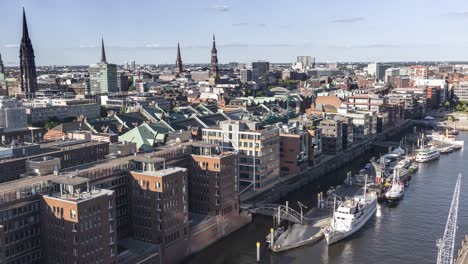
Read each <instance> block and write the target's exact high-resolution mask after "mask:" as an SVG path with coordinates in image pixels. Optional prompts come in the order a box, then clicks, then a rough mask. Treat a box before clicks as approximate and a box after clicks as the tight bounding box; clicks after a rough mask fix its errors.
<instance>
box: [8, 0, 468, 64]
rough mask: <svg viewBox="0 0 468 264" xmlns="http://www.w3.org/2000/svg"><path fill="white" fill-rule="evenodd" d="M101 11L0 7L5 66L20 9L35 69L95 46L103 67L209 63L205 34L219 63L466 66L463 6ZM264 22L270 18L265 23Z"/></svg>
mask: <svg viewBox="0 0 468 264" xmlns="http://www.w3.org/2000/svg"><path fill="white" fill-rule="evenodd" d="M109 3H110V2H106V1H102V2H99V4H97V5H96V4H93V3H92V2H90V1H81V2H79V3H76V2H73V1H61V2H55V1H46V2H41V3H36V2H34V1H30V0H23V1H4V2H2V3H1V4H0V7H1V8H2V9H4V10H8V12H6V14H5V17H4V23H5V24H6V25H9V26H8V27H6V28H5V31H4V32H3V33H2V40H0V53H1V54H2V57H3V61H4V64H5V65H6V66H17V65H18V64H19V56H18V49H19V43H20V38H21V13H22V7H23V6H24V7H25V9H26V12H27V13H28V26H29V31H30V32H29V33H30V35H31V40H32V43H33V46H34V47H35V51H36V52H35V53H36V54H35V55H36V60H37V61H36V63H37V65H54V64H55V65H87V64H91V63H95V62H97V61H99V56H100V51H99V49H100V43H99V42H100V38H101V36H104V37H105V38H106V43H108V44H107V45H106V48H107V50H108V54H107V55H108V60H109V61H110V62H112V63H116V64H124V63H125V61H131V60H136V61H137V63H141V64H166V63H167V64H174V63H175V59H176V58H175V56H174V53H175V52H176V50H177V43H180V47H181V52H182V53H183V60H184V62H185V63H186V64H191V63H209V60H210V48H211V42H210V39H211V35H212V34H213V33H215V34H216V36H217V40H218V43H217V46H218V49H219V61H220V63H227V62H230V61H238V62H251V61H255V60H268V61H272V62H292V61H293V60H294V58H295V56H297V55H310V56H314V57H316V58H317V61H319V62H327V61H403V60H411V61H418V60H419V61H427V60H442V61H444V60H447V61H462V60H468V54H467V55H464V50H466V48H467V47H468V38H466V37H464V35H462V34H460V31H459V29H458V26H463V24H464V23H466V22H467V21H468V3H463V2H462V1H458V0H454V1H448V2H444V3H437V2H435V1H430V2H425V1H419V0H417V1H411V3H407V2H404V1H397V2H392V3H382V2H379V3H374V2H372V1H359V2H353V3H348V2H346V1H340V0H336V1H329V2H327V3H319V2H318V1H311V2H310V3H309V2H305V1H304V2H303V1H298V2H296V3H295V4H290V3H285V2H276V3H269V2H266V1H257V2H256V4H253V5H252V4H250V2H249V4H247V2H245V1H197V2H196V3H192V2H189V1H179V2H177V3H166V2H162V1H155V2H150V1H143V0H142V1H136V2H132V3H131V5H132V6H133V7H135V8H137V10H138V12H136V13H129V12H128V10H132V9H131V8H130V9H129V7H131V6H129V4H128V3H125V2H123V1H116V2H112V6H110V5H109ZM298 5H300V6H302V7H301V9H300V10H301V11H299V12H297V8H296V7H297V6H298ZM90 7H92V8H90ZM138 7H144V8H138ZM402 7H404V8H402ZM70 10H72V11H70ZM465 10H466V11H465ZM260 11H262V12H260ZM272 14H278V16H276V17H275V16H273V17H275V19H269V18H270V17H271V15H272ZM76 21H80V23H76ZM117 25H118V26H117Z"/></svg>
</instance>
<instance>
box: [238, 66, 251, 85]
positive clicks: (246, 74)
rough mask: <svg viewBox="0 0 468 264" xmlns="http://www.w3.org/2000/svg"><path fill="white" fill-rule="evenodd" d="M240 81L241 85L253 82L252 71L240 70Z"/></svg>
mask: <svg viewBox="0 0 468 264" xmlns="http://www.w3.org/2000/svg"><path fill="white" fill-rule="evenodd" d="M240 80H241V82H242V83H247V82H250V81H252V80H253V78H252V70H250V69H242V70H240Z"/></svg>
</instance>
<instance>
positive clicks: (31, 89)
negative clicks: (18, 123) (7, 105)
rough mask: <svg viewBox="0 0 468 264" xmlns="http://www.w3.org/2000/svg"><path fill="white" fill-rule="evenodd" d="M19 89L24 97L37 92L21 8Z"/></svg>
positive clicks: (27, 35)
mask: <svg viewBox="0 0 468 264" xmlns="http://www.w3.org/2000/svg"><path fill="white" fill-rule="evenodd" d="M19 78H20V87H21V92H22V93H24V95H25V96H26V97H32V96H34V93H35V92H36V91H37V77H36V63H35V61H34V49H33V46H32V44H31V39H30V38H29V32H28V24H27V22H26V13H25V11H24V8H23V36H22V37H21V43H20V76H19Z"/></svg>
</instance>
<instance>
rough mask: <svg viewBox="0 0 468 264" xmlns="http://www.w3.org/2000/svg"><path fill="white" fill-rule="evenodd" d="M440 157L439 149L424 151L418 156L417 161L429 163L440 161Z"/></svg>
mask: <svg viewBox="0 0 468 264" xmlns="http://www.w3.org/2000/svg"><path fill="white" fill-rule="evenodd" d="M439 157H440V151H438V150H437V149H433V148H430V149H424V150H421V151H419V153H418V155H416V158H415V160H416V161H417V162H428V161H431V160H435V159H438V158H439Z"/></svg>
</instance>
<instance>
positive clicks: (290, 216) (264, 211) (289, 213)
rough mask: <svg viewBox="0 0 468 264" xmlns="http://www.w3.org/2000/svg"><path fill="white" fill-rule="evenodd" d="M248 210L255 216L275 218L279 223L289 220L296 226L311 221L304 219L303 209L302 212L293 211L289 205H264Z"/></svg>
mask: <svg viewBox="0 0 468 264" xmlns="http://www.w3.org/2000/svg"><path fill="white" fill-rule="evenodd" d="M248 210H249V211H250V212H251V213H253V214H261V215H267V216H272V217H275V218H276V219H277V221H278V223H281V221H282V220H287V221H290V222H293V223H296V224H302V223H303V221H307V220H310V219H309V218H306V217H304V215H303V213H302V207H301V212H298V211H296V210H294V209H291V208H290V207H289V206H288V205H286V206H285V205H281V204H262V205H259V206H257V207H255V208H250V209H248Z"/></svg>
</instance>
